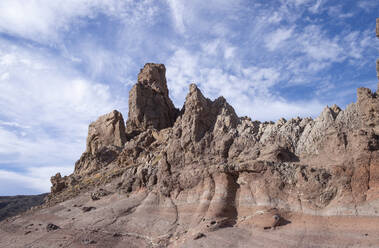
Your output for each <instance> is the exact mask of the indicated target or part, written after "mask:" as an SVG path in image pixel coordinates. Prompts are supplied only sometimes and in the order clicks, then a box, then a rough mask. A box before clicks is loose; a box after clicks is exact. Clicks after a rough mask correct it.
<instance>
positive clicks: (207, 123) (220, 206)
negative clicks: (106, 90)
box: [0, 63, 379, 247]
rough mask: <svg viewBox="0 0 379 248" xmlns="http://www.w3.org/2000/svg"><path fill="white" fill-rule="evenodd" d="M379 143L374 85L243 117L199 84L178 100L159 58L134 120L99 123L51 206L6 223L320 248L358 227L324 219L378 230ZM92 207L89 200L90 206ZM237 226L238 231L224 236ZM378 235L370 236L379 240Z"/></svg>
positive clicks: (132, 110) (104, 242) (75, 233)
mask: <svg viewBox="0 0 379 248" xmlns="http://www.w3.org/2000/svg"><path fill="white" fill-rule="evenodd" d="M378 150H379V100H378V95H377V93H375V92H371V90H369V89H365V88H359V89H358V100H357V103H352V104H350V105H348V106H347V107H346V109H345V110H341V109H340V108H339V107H338V106H336V105H334V106H332V107H328V106H327V107H325V109H324V110H323V112H322V113H321V114H320V116H319V117H317V118H316V119H314V120H313V119H311V118H299V117H297V118H294V119H291V120H285V119H280V120H278V121H277V122H275V123H274V122H259V121H252V120H251V119H250V118H248V117H238V116H237V114H236V113H235V111H234V109H233V107H232V106H230V105H229V104H228V103H227V101H226V100H225V99H224V98H223V97H219V98H217V99H215V100H213V101H212V100H210V99H208V98H206V97H204V95H203V94H202V93H201V91H200V89H199V88H198V87H197V86H196V85H195V84H191V85H190V86H189V93H188V95H187V97H186V100H185V103H184V106H183V108H182V109H181V110H180V111H179V110H178V109H176V108H175V107H174V105H173V103H172V101H171V100H170V98H169V92H168V89H167V83H166V78H165V67H164V65H161V64H152V63H149V64H146V65H145V66H144V68H143V69H142V70H141V72H140V74H139V75H138V82H137V83H136V85H134V87H133V88H132V90H131V91H130V94H129V115H128V120H127V122H126V126H125V124H124V120H123V117H122V115H121V113H119V112H117V111H116V110H114V111H112V112H111V113H109V114H106V115H104V116H101V117H100V118H99V119H98V120H97V121H95V122H94V123H92V124H91V125H90V126H89V131H88V138H87V148H86V151H85V152H84V153H83V155H82V156H81V158H80V159H79V160H78V161H77V162H76V164H75V171H74V173H73V174H72V175H69V176H66V177H63V178H62V177H61V176H60V174H57V175H56V176H54V177H52V179H51V182H52V184H53V186H52V190H51V193H50V195H49V200H48V202H47V203H46V206H45V208H43V209H41V210H37V212H36V213H30V214H29V217H27V218H25V219H22V220H14V223H12V222H11V223H9V224H7V228H16V227H15V225H19V226H21V225H24V224H25V223H26V222H28V221H29V222H33V221H37V220H38V218H37V217H36V215H38V214H39V216H41V215H42V216H45V217H46V216H47V215H48V216H50V218H53V217H51V216H54V218H53V220H54V222H55V223H54V224H57V225H58V226H59V227H61V228H60V229H59V230H55V231H54V233H55V235H56V237H61V236H63V235H65V236H66V237H70V238H68V239H67V240H69V241H67V242H66V241H64V240H63V239H62V240H60V241H59V242H61V244H62V246H65V245H67V246H70V247H81V246H80V245H82V244H83V240H94V242H95V243H92V244H93V245H96V246H98V247H104V246H110V247H123V246H125V245H129V246H130V247H151V246H152V247H166V246H171V247H199V246H200V245H203V246H204V247H207V246H209V247H214V246H215V244H214V243H212V242H215V240H218V239H219V240H220V239H221V240H223V242H225V243H224V244H218V245H217V246H221V247H231V246H230V243H229V242H232V240H235V242H237V241H238V242H242V240H243V242H245V243H243V242H242V243H241V245H240V246H241V247H273V245H278V244H279V245H281V247H294V246H293V245H295V246H297V247H311V246H309V243H306V241H307V240H313V241H312V242H313V244H314V246H312V247H323V246H328V247H345V246H338V245H337V246H333V245H334V244H336V243H335V242H337V241H336V240H339V241H338V242H342V241H340V240H343V242H345V243H343V245H350V244H356V242H357V240H359V237H358V236H351V235H350V234H351V233H352V231H351V230H350V229H349V230H350V231H349V230H345V229H343V228H342V227H341V228H342V229H341V228H340V227H338V226H336V227H335V228H334V229H325V228H324V227H322V225H321V226H320V223H343V221H345V219H344V217H343V216H350V217H351V216H355V219H351V220H350V221H351V222H350V223H363V224H364V225H365V226H364V227H361V228H362V229H361V230H364V231H365V232H371V231H372V230H374V231H375V230H377V229H378V228H376V229H375V228H374V227H373V226H374V224H373V223H372V222H375V221H377V220H379V151H378ZM99 192H100V193H99ZM103 192H106V194H105V193H103ZM94 196H96V197H94ZM84 207H85V208H91V211H89V212H88V213H87V212H86V213H82V211H81V209H82V208H84ZM68 210H70V211H68ZM38 211H40V212H38ZM341 216H342V217H341ZM366 216H370V218H371V219H369V220H368V219H366ZM46 218H47V217H46ZM330 218H332V219H330ZM333 218H334V219H333ZM341 218H342V219H341ZM17 221H18V222H17ZM23 221H24V222H23ZM49 221H51V220H50V219H49ZM309 223H311V224H309ZM312 223H313V224H312ZM363 224H362V225H363ZM341 225H342V224H341ZM305 226H306V227H307V228H306V230H308V231H309V230H310V232H309V233H308V232H307V231H306V232H304V227H305ZM312 228H313V229H312ZM0 230H2V231H0V234H1V232H3V233H4V232H6V231H4V230H5V229H4V228H3V229H0ZM236 230H238V231H236ZM267 230H269V231H270V232H271V231H272V232H279V233H282V235H287V236H286V237H288V240H287V241H288V242H287V243H286V244H283V243H282V242H280V241H277V240H275V238H273V237H274V236H270V235H271V234H267V233H266V232H267ZM291 230H292V231H293V232H292V231H291ZM312 230H313V231H312ZM251 232H252V233H253V234H252V233H251ZM286 232H287V233H286ZM257 233H258V234H259V235H260V236H256V235H257ZM283 233H284V234H283ZM314 233H316V235H319V237H320V238H319V239H314V238H313V236H312V235H314ZM331 233H332V234H333V235H335V236H334V237H333V238H331V237H329V236H328V235H331ZM200 234H201V235H200ZM34 235H35V237H37V238H39V239H38V240H37V239H36V240H35V241H34V243H33V245H35V246H30V247H47V246H46V244H48V243H49V242H48V241H49V240H50V241H51V238H49V237H47V236H44V235H45V234H43V233H38V232H37V231H36V233H35V234H34ZM230 235H232V236H233V235H237V236H238V235H240V236H239V237H240V238H238V237H237V238H230V240H227V239H225V237H230ZM241 235H242V236H241ZM252 235H253V236H252ZM254 235H255V236H254ZM368 235H369V234H368V233H367V235H366V236H367V238H366V239H365V240H364V241H359V242H360V243H359V244H360V245H362V246H365V245H367V246H369V245H370V244H374V243H375V242H377V240H376V239H375V238H370V237H371V236H370V237H368ZM370 235H371V233H370ZM200 236H201V237H200ZM326 236H328V237H329V238H328V239H325V238H324V237H326ZM199 237H200V238H199ZM251 237H254V239H252V238H251ZM44 239H45V240H44ZM0 240H1V239H0ZM20 240H21V241H18V242H19V243H20V244H27V241H24V243H22V240H27V239H26V238H25V239H20ZM46 240H48V241H46ZM267 240H268V241H267ZM304 240H305V241H304ZM2 241H3V242H8V243H9V242H12V239H11V238H9V239H3V240H2ZM59 242H58V243H59ZM238 242H237V243H233V245H232V246H236V247H238V246H239V245H238ZM249 242H250V243H249ZM251 242H252V243H251ZM254 242H255V243H254ZM265 242H266V243H265ZM267 242H268V243H267ZM304 242H305V243H304ZM50 243H51V242H50ZM87 243H88V242H87ZM249 244H250V245H249ZM265 244H268V245H267V246H265ZM287 244H288V246H287ZM338 244H341V243H338ZM223 245H224V246H223ZM244 245H246V246H244ZM57 246H58V245H57Z"/></svg>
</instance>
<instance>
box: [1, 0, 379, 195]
mask: <svg viewBox="0 0 379 248" xmlns="http://www.w3.org/2000/svg"><path fill="white" fill-rule="evenodd" d="M376 17H379V2H378V1H376V0H357V1H355V0H354V1H350V0H345V1H333V0H328V1H326V0H287V1H285V0H277V1H267V0H250V1H244V0H233V1H224V0H217V1H216V0H208V1H203V0H192V1H179V0H155V1H153V0H139V1H134V0H124V1H121V0H119V1H117V0H109V1H103V0H93V1H91V0H55V1H51V0H2V1H0V195H13V194H34V193H40V192H46V191H48V190H49V187H50V182H49V178H50V176H51V175H53V174H55V173H56V172H58V171H60V172H62V174H69V173H71V172H72V171H73V168H74V163H75V161H76V160H77V159H78V158H79V157H80V154H81V153H82V152H83V151H84V149H85V139H86V135H87V127H88V124H89V123H90V122H91V121H94V120H96V118H97V117H98V116H99V115H101V114H105V113H107V112H110V111H111V110H113V109H118V110H120V111H121V112H122V113H123V115H124V118H125V119H126V118H127V113H128V106H127V103H128V92H129V89H130V88H131V86H132V85H133V84H134V83H135V82H136V78H137V74H138V72H139V69H140V68H142V67H143V65H144V64H145V63H146V62H156V63H164V64H165V65H166V68H167V79H168V87H169V90H170V96H171V98H172V99H173V101H174V103H175V105H176V106H177V107H178V108H180V107H181V106H182V104H183V102H184V99H185V96H186V94H187V92H188V85H189V84H190V83H193V82H194V83H196V84H198V86H199V87H200V88H201V90H202V91H203V93H204V94H205V95H206V96H208V97H210V98H212V99H214V98H216V97H218V96H220V95H223V96H224V97H225V98H226V99H227V100H228V101H229V103H231V104H232V105H233V106H234V108H235V109H236V111H237V113H238V114H239V115H241V116H242V115H247V116H250V117H251V118H252V119H257V120H262V121H263V120H273V121H275V120H277V119H279V118H280V117H285V118H291V117H296V116H301V117H307V116H312V117H316V116H317V115H318V114H319V113H320V112H321V111H322V109H323V107H324V106H326V105H332V104H334V103H336V104H338V105H339V106H341V107H345V106H346V105H347V104H349V103H351V102H353V101H355V100H356V95H355V94H356V88H358V87H361V86H364V87H368V88H371V89H376V84H377V79H376V72H375V60H376V58H377V57H378V56H377V55H378V50H379V44H378V43H379V42H378V41H377V40H376V37H375V31H374V30H375V18H376Z"/></svg>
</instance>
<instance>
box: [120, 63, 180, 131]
mask: <svg viewBox="0 0 379 248" xmlns="http://www.w3.org/2000/svg"><path fill="white" fill-rule="evenodd" d="M165 73H166V68H165V66H164V65H163V64H153V63H147V64H145V66H144V67H143V69H141V71H140V73H139V74H138V82H137V83H136V84H135V85H134V86H133V88H132V89H131V91H130V92H129V114H128V121H127V123H126V131H127V133H128V135H129V136H134V135H135V134H137V133H139V132H141V131H144V130H146V129H147V128H155V129H157V130H160V129H164V128H167V127H171V126H172V125H173V124H174V122H175V119H176V117H177V115H178V112H179V111H178V109H176V108H175V106H174V104H173V103H172V101H171V99H170V98H169V96H168V89H167V81H166V75H165Z"/></svg>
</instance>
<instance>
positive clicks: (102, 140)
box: [86, 110, 126, 155]
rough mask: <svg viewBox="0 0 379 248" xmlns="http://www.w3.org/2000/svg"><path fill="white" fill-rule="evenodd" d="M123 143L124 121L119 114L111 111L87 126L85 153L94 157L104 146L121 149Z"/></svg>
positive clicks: (124, 139)
mask: <svg viewBox="0 0 379 248" xmlns="http://www.w3.org/2000/svg"><path fill="white" fill-rule="evenodd" d="M125 142H126V135H125V124H124V119H123V118H122V114H121V113H120V112H118V111H117V110H113V111H112V112H110V113H108V114H106V115H103V116H100V117H99V118H98V119H97V120H96V121H95V122H92V123H91V124H90V125H89V128H88V137H87V148H86V152H88V153H90V154H92V155H95V154H96V153H97V152H98V151H99V150H100V149H101V148H103V147H105V146H110V145H113V146H116V147H122V146H124V144H125Z"/></svg>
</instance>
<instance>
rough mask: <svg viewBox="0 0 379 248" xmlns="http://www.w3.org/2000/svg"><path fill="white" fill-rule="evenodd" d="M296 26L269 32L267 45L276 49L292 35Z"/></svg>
mask: <svg viewBox="0 0 379 248" xmlns="http://www.w3.org/2000/svg"><path fill="white" fill-rule="evenodd" d="M293 30H294V28H290V29H288V28H280V29H277V30H275V31H274V32H272V33H271V34H269V35H268V36H267V37H266V38H265V41H266V47H267V48H268V49H269V50H270V51H274V50H275V49H276V48H277V47H278V46H280V44H281V43H282V42H284V41H285V40H287V39H288V38H290V37H291V35H292V32H293Z"/></svg>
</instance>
